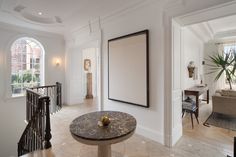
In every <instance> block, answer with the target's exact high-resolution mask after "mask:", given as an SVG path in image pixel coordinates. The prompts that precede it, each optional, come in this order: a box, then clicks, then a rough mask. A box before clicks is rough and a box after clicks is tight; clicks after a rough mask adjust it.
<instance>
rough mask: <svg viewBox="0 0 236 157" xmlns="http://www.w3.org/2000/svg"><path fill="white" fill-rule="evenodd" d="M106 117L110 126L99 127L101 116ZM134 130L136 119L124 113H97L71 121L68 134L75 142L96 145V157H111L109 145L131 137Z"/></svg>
mask: <svg viewBox="0 0 236 157" xmlns="http://www.w3.org/2000/svg"><path fill="white" fill-rule="evenodd" d="M104 115H106V116H108V117H109V119H110V124H109V125H108V126H100V125H98V122H99V121H100V119H101V117H102V116H104ZM135 129H136V119H135V118H134V117H133V116H131V115H129V114H127V113H124V112H117V111H98V112H92V113H88V114H85V115H82V116H80V117H78V118H76V119H74V120H73V121H72V123H71V124H70V132H71V134H72V136H73V138H74V139H76V140H77V141H79V142H81V143H84V144H88V145H98V157H111V144H114V143H118V142H121V141H123V140H125V139H127V138H129V137H131V136H132V135H133V133H134V131H135Z"/></svg>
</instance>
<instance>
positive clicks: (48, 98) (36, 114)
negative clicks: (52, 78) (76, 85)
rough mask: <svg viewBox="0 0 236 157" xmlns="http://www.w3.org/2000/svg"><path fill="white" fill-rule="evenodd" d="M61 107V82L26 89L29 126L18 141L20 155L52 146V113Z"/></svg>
mask: <svg viewBox="0 0 236 157" xmlns="http://www.w3.org/2000/svg"><path fill="white" fill-rule="evenodd" d="M61 107H62V103H61V83H58V82H57V83H56V85H50V86H40V87H34V88H30V89H26V121H27V126H26V128H25V130H24V132H23V134H22V136H21V138H20V140H19V142H18V156H21V155H24V154H26V153H29V152H32V151H35V150H40V149H48V148H50V147H51V142H50V139H51V138H52V135H51V126H50V114H53V113H56V112H57V111H58V110H60V109H61Z"/></svg>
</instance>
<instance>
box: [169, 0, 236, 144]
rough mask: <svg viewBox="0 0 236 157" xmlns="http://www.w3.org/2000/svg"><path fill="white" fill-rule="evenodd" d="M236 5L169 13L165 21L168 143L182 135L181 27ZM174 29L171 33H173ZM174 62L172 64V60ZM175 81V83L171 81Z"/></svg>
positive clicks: (223, 13)
mask: <svg viewBox="0 0 236 157" xmlns="http://www.w3.org/2000/svg"><path fill="white" fill-rule="evenodd" d="M234 7H236V3H235V2H231V3H225V4H222V5H219V6H217V7H212V8H208V9H204V10H200V11H196V12H192V13H189V14H185V15H183V16H178V17H173V16H166V19H165V21H167V22H166V23H165V25H167V27H165V32H166V33H165V48H166V52H167V55H166V56H165V57H166V58H165V62H166V64H165V71H166V74H165V77H166V78H170V80H168V81H166V83H165V87H166V88H165V89H166V95H167V96H168V95H172V97H171V98H170V97H167V96H166V97H165V102H166V104H167V106H166V107H165V111H166V114H165V120H166V121H165V125H166V127H165V129H166V130H165V133H166V135H165V136H166V138H165V143H166V145H168V146H173V145H175V143H176V142H177V141H178V140H179V139H180V137H182V134H183V133H182V128H183V127H182V118H181V115H182V96H181V95H182V89H181V46H182V43H181V42H180V41H181V29H182V27H184V26H187V25H191V24H196V23H200V22H203V21H208V20H212V19H216V18H220V17H225V16H229V15H232V14H235V13H236V11H235V9H233V8H234ZM170 32H171V33H170ZM169 63H171V64H169ZM168 82H171V84H168Z"/></svg>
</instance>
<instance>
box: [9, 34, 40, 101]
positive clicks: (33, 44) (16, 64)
mask: <svg viewBox="0 0 236 157" xmlns="http://www.w3.org/2000/svg"><path fill="white" fill-rule="evenodd" d="M43 84H44V48H43V46H42V45H41V44H40V43H39V42H38V41H37V40H35V39H33V38H28V37H24V38H19V39H17V40H16V41H15V42H14V43H13V44H12V46H11V93H12V96H13V97H16V96H22V95H24V93H25V88H27V87H35V86H40V85H43Z"/></svg>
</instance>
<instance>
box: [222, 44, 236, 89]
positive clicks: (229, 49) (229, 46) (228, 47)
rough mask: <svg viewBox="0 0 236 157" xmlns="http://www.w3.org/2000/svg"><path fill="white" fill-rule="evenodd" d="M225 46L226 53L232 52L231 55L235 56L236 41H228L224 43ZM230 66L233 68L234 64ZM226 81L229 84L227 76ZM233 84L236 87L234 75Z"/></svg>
mask: <svg viewBox="0 0 236 157" xmlns="http://www.w3.org/2000/svg"><path fill="white" fill-rule="evenodd" d="M223 47H224V50H223V53H224V54H230V56H231V57H233V55H234V53H236V43H226V44H223ZM229 68H231V69H233V66H231V67H229ZM224 82H225V84H226V85H228V84H229V83H228V81H227V79H226V77H225V81H224ZM232 85H233V86H234V87H236V77H233V82H232Z"/></svg>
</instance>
